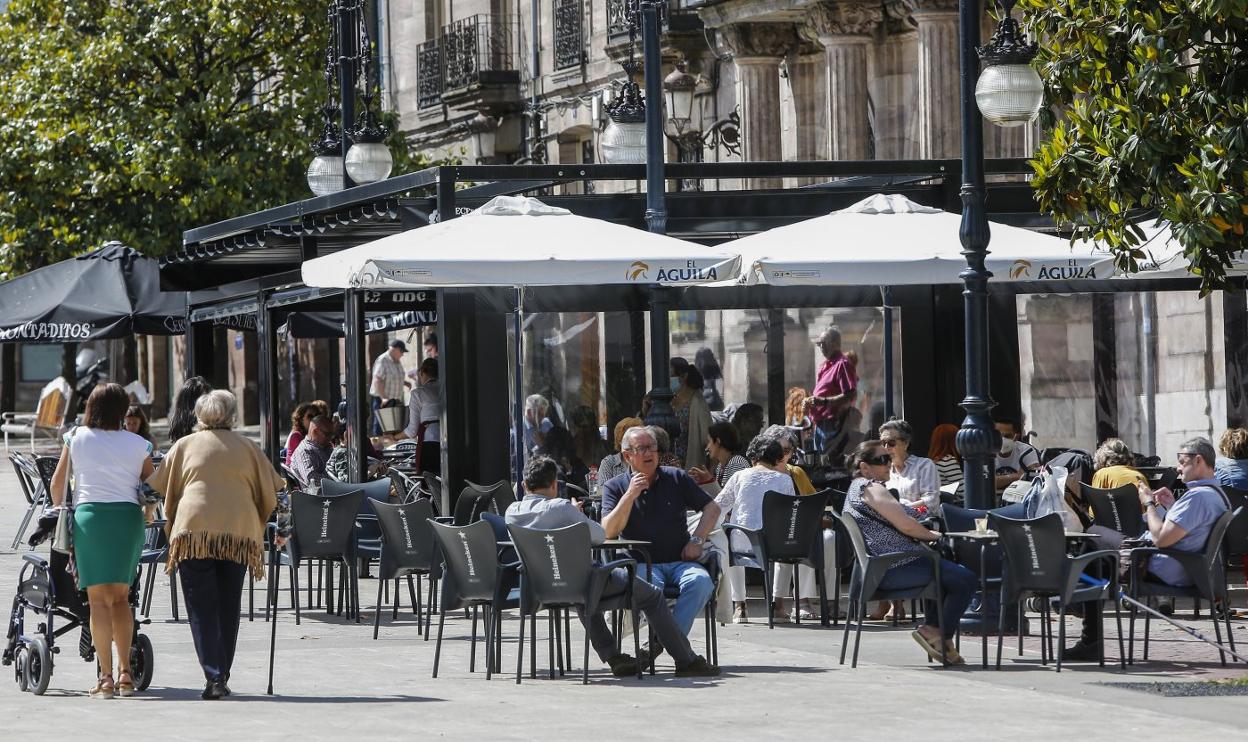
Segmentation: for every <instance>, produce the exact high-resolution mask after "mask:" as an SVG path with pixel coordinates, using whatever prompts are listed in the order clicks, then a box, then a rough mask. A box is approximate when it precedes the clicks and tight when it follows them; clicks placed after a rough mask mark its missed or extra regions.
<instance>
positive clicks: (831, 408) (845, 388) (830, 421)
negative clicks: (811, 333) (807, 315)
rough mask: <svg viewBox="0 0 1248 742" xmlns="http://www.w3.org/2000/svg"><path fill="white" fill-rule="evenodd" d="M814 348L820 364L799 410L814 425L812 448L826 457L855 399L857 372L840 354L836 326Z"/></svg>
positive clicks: (817, 341)
mask: <svg viewBox="0 0 1248 742" xmlns="http://www.w3.org/2000/svg"><path fill="white" fill-rule="evenodd" d="M815 345H817V346H818V347H819V350H820V352H822V353H823V363H822V364H820V365H819V372H818V373H817V374H816V376H815V388H814V390H813V392H812V395H811V396H809V397H807V398H806V399H805V400H803V402H802V406H803V408H804V409H805V410H806V414H808V415H810V419H811V420H812V421H814V423H815V448H816V449H818V451H819V452H820V453H821V454H822V453H827V450H828V444H829V443H830V442H831V441H832V439H833V438H835V437H836V436H837V434H838V433H839V432H840V429H841V423H842V420H843V417H844V413H845V411H846V410H848V409H849V408H850V407H852V406H853V404H854V400H855V399H856V398H857V396H858V372H857V370H856V369H855V368H854V364H853V363H852V362H851V360H850V359H849V358H846V357H845V354H844V353H842V352H841V331H840V330H838V329H837V328H836V326H835V325H834V326H832V327H829V328H828V329H826V330H824V331H823V333H822V334H821V335H820V336H819V339H818V340H816V341H815Z"/></svg>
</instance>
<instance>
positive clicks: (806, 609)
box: [797, 605, 815, 621]
mask: <svg viewBox="0 0 1248 742" xmlns="http://www.w3.org/2000/svg"><path fill="white" fill-rule="evenodd" d="M797 617H798V618H800V619H801V620H803V621H813V620H815V612H814V611H812V610H811V609H810V606H808V605H799V606H798V607H797Z"/></svg>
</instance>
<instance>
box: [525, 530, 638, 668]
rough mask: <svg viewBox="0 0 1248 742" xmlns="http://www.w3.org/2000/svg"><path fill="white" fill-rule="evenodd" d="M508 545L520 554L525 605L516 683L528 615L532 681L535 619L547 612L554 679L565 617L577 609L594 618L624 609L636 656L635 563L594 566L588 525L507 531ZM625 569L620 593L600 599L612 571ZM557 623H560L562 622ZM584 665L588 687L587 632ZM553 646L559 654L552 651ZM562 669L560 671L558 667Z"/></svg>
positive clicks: (618, 561) (632, 561)
mask: <svg viewBox="0 0 1248 742" xmlns="http://www.w3.org/2000/svg"><path fill="white" fill-rule="evenodd" d="M507 530H508V532H509V533H510V534H511V541H512V543H513V544H515V547H516V552H517V553H518V554H519V555H520V563H521V565H522V569H521V571H520V594H521V596H522V598H521V604H522V605H523V606H524V610H523V611H522V615H521V621H520V646H519V651H518V652H517V659H516V683H517V684H519V683H520V678H521V676H522V675H523V674H524V617H525V615H526V614H527V616H528V618H529V622H530V627H531V630H532V636H531V637H530V639H529V647H530V652H531V660H530V663H529V671H530V677H536V675H537V666H536V665H537V614H538V612H539V611H541V610H543V609H545V610H546V611H547V613H548V614H549V615H550V618H551V621H550V622H549V626H550V627H551V628H552V629H553V631H552V632H551V634H550V636H549V640H548V646H549V648H550V674H551V677H554V672H555V664H556V662H555V655H556V653H558V655H559V658H560V659H559V664H562V657H563V653H562V651H561V650H562V647H561V641H560V635H561V633H562V632H563V631H564V629H562V628H561V627H562V626H566V624H567V619H566V617H567V612H568V610H569V609H571V608H577V609H579V610H581V611H583V612H584V613H585V615H592V614H594V613H599V612H603V611H615V610H627V611H628V612H629V613H631V614H632V617H633V656H640V650H641V645H640V639H639V638H638V636H637V630H638V621H637V614H636V612H635V611H633V610H632V605H633V577H634V575H635V574H636V569H637V563H636V562H635V561H634V560H632V559H617V560H615V561H611V562H608V563H606V564H595V563H594V560H593V553H592V551H591V545H590V537H589V526H588V525H586V524H585V523H577V524H575V525H571V526H567V527H565V528H557V529H554V530H537V529H532V528H521V527H519V526H508V528H507ZM621 568H622V569H624V570H625V571H627V573H628V579H627V581H626V582H625V585H624V592H623V593H621V594H620V595H615V596H604V595H603V591H604V590H605V588H606V586H607V580H608V579H609V578H610V576H611V572H612V571H613V570H616V569H621ZM561 618H562V619H563V620H562V621H561ZM583 644H584V660H583V662H584V664H583V665H582V668H581V682H582V683H588V682H589V632H585V636H584V640H583ZM556 647H559V649H560V651H558V652H556ZM561 670H562V668H561ZM637 677H638V679H640V678H641V667H640V665H638V667H637Z"/></svg>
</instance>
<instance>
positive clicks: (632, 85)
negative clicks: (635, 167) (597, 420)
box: [602, 0, 679, 435]
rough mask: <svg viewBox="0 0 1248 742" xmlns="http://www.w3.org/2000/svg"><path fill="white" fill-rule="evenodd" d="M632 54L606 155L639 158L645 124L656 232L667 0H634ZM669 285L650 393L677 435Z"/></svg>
mask: <svg viewBox="0 0 1248 742" xmlns="http://www.w3.org/2000/svg"><path fill="white" fill-rule="evenodd" d="M630 5H631V7H629V9H628V18H629V37H630V38H629V41H630V48H629V59H628V61H627V62H626V63H625V64H624V70H625V72H626V73H627V74H628V80H627V82H625V84H624V89H623V90H622V91H621V94H620V97H619V98H617V99H616V100H614V101H612V103H611V105H610V106H608V109H607V113H608V115H609V116H610V118H611V123H610V124H609V125H608V127H607V130H606V131H605V132H604V133H603V139H602V150H603V159H605V160H606V161H607V162H609V163H627V162H633V163H635V162H637V161H638V155H640V154H641V152H640V150H641V149H642V148H641V147H639V146H637V145H638V142H637V139H638V136H637V135H638V134H639V133H640V132H639V131H638V129H640V128H641V126H639V125H641V124H644V137H645V147H644V152H645V163H646V228H647V229H649V230H650V231H651V232H654V233H655V234H666V232H667V204H666V200H665V193H664V191H665V187H666V186H665V178H664V175H663V165H664V158H663V142H664V137H663V77H662V74H663V72H662V64H663V63H662V60H661V59H660V56H659V23H660V15H661V13H662V12H663V9H664V7H665V6H666V3H665V2H664V0H630ZM638 26H640V29H641V44H642V62H643V67H644V72H645V87H646V94H645V98H644V100H643V99H642V98H641V95H640V91H639V90H638V89H637V83H636V81H634V80H633V76H634V75H635V74H636V71H637V67H636V64H635V62H634V61H633V56H632V55H633V53H632V47H631V42H632V41H633V40H634V39H635V37H636V33H637V30H638ZM670 305H671V298H670V296H669V291H668V289H666V288H664V287H662V286H651V287H650V375H651V380H652V382H653V386H652V388H651V390H650V392H649V396H650V411H649V412H648V413H647V415H646V424H647V425H657V426H659V427H661V428H663V429H665V430H667V431H668V432H669V433H672V434H673V435H674V434H675V432H676V430H677V429H678V425H679V423H678V422H677V420H676V413H675V412H674V411H673V410H672V389H671V388H670V387H669V386H668V385H667V384H666V381H667V378H668V359H669V349H668V334H669V333H668V321H667V313H668V310H669V309H670V308H671V307H670Z"/></svg>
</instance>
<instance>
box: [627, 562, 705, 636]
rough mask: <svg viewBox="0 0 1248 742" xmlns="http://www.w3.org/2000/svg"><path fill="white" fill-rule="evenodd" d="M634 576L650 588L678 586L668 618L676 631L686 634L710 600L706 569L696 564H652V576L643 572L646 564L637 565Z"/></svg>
mask: <svg viewBox="0 0 1248 742" xmlns="http://www.w3.org/2000/svg"><path fill="white" fill-rule="evenodd" d="M637 576H638V577H640V578H642V579H643V580H645V581H647V582H649V583H650V584H651V585H654V586H655V587H657V588H659V589H660V590H662V589H663V586H664V585H668V584H672V585H679V586H680V597H678V598H677V599H676V607H675V608H673V609H672V617H673V618H675V619H676V625H677V626H678V627H680V630H681V631H682V632H684V633H685V635H688V634H689V630H690V629H692V628H693V620H694V619H695V618H697V617H698V614H699V613H701V612H702V609H703V608H705V607H706V602H707V601H708V600H710V599H711V593H712V592H714V590H715V583H713V582H711V576H710V574H708V573H707V571H706V567H703V566H702V565H701V564H698V563H697V562H667V563H666V564H656V565H654V574H648V573H647V572H646V565H644V564H638V565H637Z"/></svg>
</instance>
